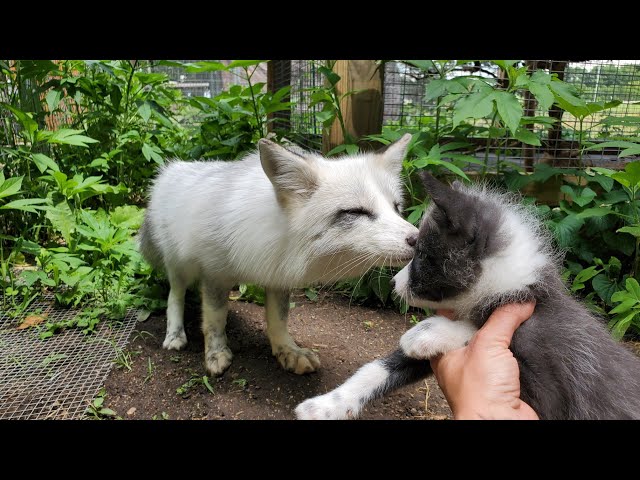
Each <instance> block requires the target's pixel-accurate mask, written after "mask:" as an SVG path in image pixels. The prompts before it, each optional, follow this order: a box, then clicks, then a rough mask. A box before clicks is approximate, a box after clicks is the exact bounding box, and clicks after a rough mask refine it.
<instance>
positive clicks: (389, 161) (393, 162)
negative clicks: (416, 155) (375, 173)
mask: <svg viewBox="0 0 640 480" xmlns="http://www.w3.org/2000/svg"><path fill="white" fill-rule="evenodd" d="M410 141H411V134H410V133H405V134H404V135H403V136H402V137H401V138H400V140H396V141H395V142H393V143H390V144H389V145H387V146H386V147H383V148H381V149H380V150H378V151H377V152H376V154H377V155H378V157H379V158H380V159H381V161H382V162H383V163H384V165H385V166H386V167H387V168H388V169H390V170H391V171H392V172H393V174H394V175H400V172H401V171H402V161H403V160H404V157H405V155H406V154H407V147H408V146H409V142H410Z"/></svg>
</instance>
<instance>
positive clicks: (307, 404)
mask: <svg viewBox="0 0 640 480" xmlns="http://www.w3.org/2000/svg"><path fill="white" fill-rule="evenodd" d="M359 410H360V408H359V405H358V402H357V401H352V400H351V399H349V398H347V397H346V396H344V395H343V394H341V393H340V392H338V391H336V390H334V391H333V392H329V393H326V394H324V395H319V396H317V397H313V398H310V399H308V400H305V401H304V402H302V403H301V404H300V405H298V406H297V407H296V409H295V414H296V418H297V419H298V420H349V419H354V418H356V417H357V415H358V413H359Z"/></svg>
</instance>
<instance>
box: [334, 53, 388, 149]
mask: <svg viewBox="0 0 640 480" xmlns="http://www.w3.org/2000/svg"><path fill="white" fill-rule="evenodd" d="M333 71H334V72H335V73H337V74H338V75H340V81H338V83H337V84H336V90H337V92H338V95H343V94H344V93H345V92H350V91H353V90H360V91H359V92H358V93H355V94H353V95H348V96H347V97H345V98H343V99H342V101H341V102H340V107H341V110H342V117H343V119H344V126H345V130H346V131H347V133H348V134H349V135H351V136H352V137H353V138H354V139H356V140H358V145H359V146H360V147H362V148H366V147H370V146H371V144H370V143H371V142H367V141H363V140H361V139H362V137H363V136H365V135H371V134H375V133H380V132H382V113H383V96H382V92H383V90H382V88H383V85H384V69H383V68H382V67H379V66H378V65H376V63H375V61H373V60H337V61H336V63H335V65H334V67H333ZM343 143H344V135H343V133H342V128H341V127H340V123H339V122H338V119H336V120H335V121H334V122H333V125H332V126H331V130H330V131H329V132H328V134H327V132H325V133H324V134H323V136H322V150H323V152H325V153H326V152H328V151H330V150H331V149H333V148H335V147H337V146H338V145H341V144H343Z"/></svg>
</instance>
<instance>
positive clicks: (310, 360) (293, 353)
mask: <svg viewBox="0 0 640 480" xmlns="http://www.w3.org/2000/svg"><path fill="white" fill-rule="evenodd" d="M265 306H266V311H267V314H266V315H267V336H268V337H269V341H270V342H271V353H272V354H273V355H274V356H275V357H276V358H277V359H278V362H280V365H282V366H283V367H284V369H285V370H287V371H289V372H294V373H297V374H298V375H301V374H303V373H309V372H315V371H316V370H317V369H318V367H320V360H319V359H318V355H316V354H315V352H313V351H312V350H310V349H308V348H300V347H299V346H298V345H296V342H294V341H293V338H291V335H289V330H288V329H287V317H288V315H289V292H288V291H284V290H276V289H269V288H267V289H266V304H265Z"/></svg>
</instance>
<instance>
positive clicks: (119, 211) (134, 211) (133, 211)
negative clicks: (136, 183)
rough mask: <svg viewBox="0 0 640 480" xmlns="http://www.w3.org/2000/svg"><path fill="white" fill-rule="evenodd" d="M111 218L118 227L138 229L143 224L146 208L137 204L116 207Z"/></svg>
mask: <svg viewBox="0 0 640 480" xmlns="http://www.w3.org/2000/svg"><path fill="white" fill-rule="evenodd" d="M109 219H110V220H111V223H112V224H113V225H115V226H116V227H120V228H129V229H133V230H137V229H138V228H140V225H142V221H143V219H144V210H143V209H141V208H138V207H136V206H135V205H124V206H120V207H116V208H115V209H114V210H113V211H112V212H111V214H110V215H109Z"/></svg>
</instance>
